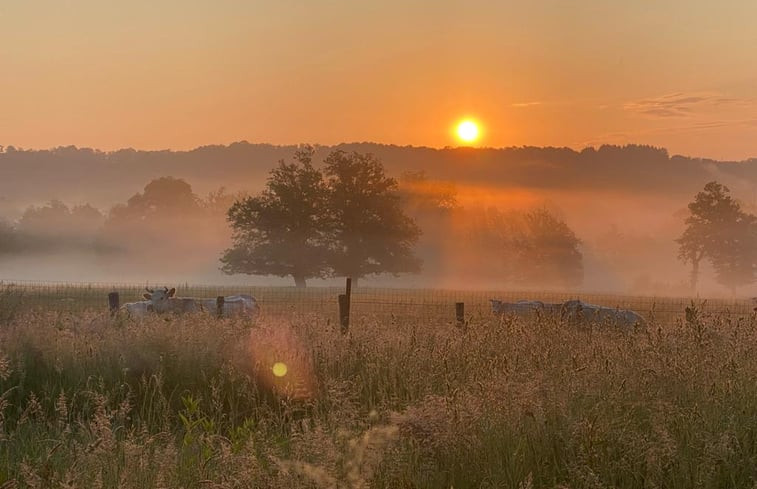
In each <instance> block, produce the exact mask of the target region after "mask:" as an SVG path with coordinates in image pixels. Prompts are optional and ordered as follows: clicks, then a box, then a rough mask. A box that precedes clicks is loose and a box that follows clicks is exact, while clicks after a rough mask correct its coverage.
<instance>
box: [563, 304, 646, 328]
mask: <svg viewBox="0 0 757 489" xmlns="http://www.w3.org/2000/svg"><path fill="white" fill-rule="evenodd" d="M561 315H562V318H563V319H566V320H568V321H569V322H571V323H580V322H587V321H590V322H596V323H609V324H612V325H615V326H620V327H622V328H632V327H634V326H640V327H645V326H646V324H647V323H646V321H645V320H644V318H643V317H641V315H639V314H637V313H635V312H634V311H631V310H628V309H620V308H617V309H616V308H612V307H607V306H598V305H596V304H587V303H586V302H582V301H580V300H570V301H566V302H565V303H563V305H562V312H561Z"/></svg>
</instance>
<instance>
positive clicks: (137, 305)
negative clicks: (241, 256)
mask: <svg viewBox="0 0 757 489" xmlns="http://www.w3.org/2000/svg"><path fill="white" fill-rule="evenodd" d="M145 290H146V291H147V292H146V293H145V294H143V297H144V300H142V301H138V302H130V303H128V304H124V305H123V306H121V308H120V309H121V311H122V312H124V313H126V314H127V315H128V316H130V317H132V318H143V317H145V316H147V315H149V314H152V313H157V314H165V313H174V314H185V313H200V312H205V313H209V314H213V315H218V316H222V317H248V318H253V319H254V318H256V317H257V316H259V315H260V306H259V305H258V303H257V301H256V300H255V298H254V297H252V296H250V295H246V294H238V295H230V296H225V297H224V298H223V300H222V301H221V302H220V303H219V301H218V299H216V298H210V299H204V298H195V297H176V289H175V288H172V289H170V290H169V289H168V287H164V288H163V289H156V290H153V289H150V288H145ZM490 302H491V308H492V312H493V313H494V314H495V315H497V316H513V317H518V318H522V319H528V318H533V317H536V316H537V315H550V316H553V317H559V318H560V320H562V321H565V322H567V323H569V324H577V323H602V324H611V325H613V326H617V327H620V328H633V327H644V326H646V321H645V320H644V318H643V317H642V316H640V315H639V314H637V313H636V312H634V311H631V310H627V309H620V308H611V307H606V306H598V305H595V304H588V303H586V302H582V301H580V300H569V301H566V302H562V303H545V302H541V301H519V302H503V301H500V300H495V299H491V300H490ZM219 309H220V310H219Z"/></svg>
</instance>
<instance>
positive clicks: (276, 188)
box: [221, 147, 329, 287]
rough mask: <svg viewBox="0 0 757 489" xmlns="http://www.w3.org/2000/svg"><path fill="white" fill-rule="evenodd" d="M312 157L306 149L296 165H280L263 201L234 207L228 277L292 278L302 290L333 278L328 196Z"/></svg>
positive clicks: (244, 201) (243, 202) (226, 268)
mask: <svg viewBox="0 0 757 489" xmlns="http://www.w3.org/2000/svg"><path fill="white" fill-rule="evenodd" d="M312 157H313V149H312V148H310V147H306V148H304V149H301V150H299V151H298V152H297V153H296V154H295V160H296V161H295V163H290V164H287V163H285V162H284V161H280V162H279V165H278V166H277V167H276V168H274V169H273V170H272V171H271V173H270V176H269V178H268V182H267V183H266V188H265V190H263V192H262V193H261V194H260V195H258V196H256V197H248V198H245V199H242V200H239V201H237V202H235V203H234V205H232V206H231V208H230V209H229V212H228V220H229V222H230V224H231V227H232V229H233V238H232V239H233V247H232V248H230V249H228V250H226V252H225V253H224V255H223V257H222V258H221V262H222V263H223V266H222V268H221V269H222V270H223V271H224V272H226V273H229V274H233V273H247V274H254V275H276V276H279V277H286V276H291V277H293V278H294V282H295V285H297V287H305V285H306V280H307V279H308V278H316V277H324V276H325V275H326V274H327V273H328V271H329V269H328V265H327V255H328V237H329V227H328V219H327V210H326V204H327V190H326V186H325V184H324V181H323V175H322V174H321V172H320V171H319V170H318V169H316V168H314V167H313V164H312Z"/></svg>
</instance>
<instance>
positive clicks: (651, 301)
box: [0, 280, 756, 321]
mask: <svg viewBox="0 0 757 489" xmlns="http://www.w3.org/2000/svg"><path fill="white" fill-rule="evenodd" d="M146 286H149V287H151V288H154V287H157V286H155V285H152V284H150V285H147V284H133V283H132V284H124V283H120V284H119V283H71V282H65V283H64V282H39V281H22V280H13V281H0V309H3V308H7V307H9V304H10V303H13V304H15V307H17V308H20V309H21V310H35V309H36V310H39V309H43V310H52V311H60V312H72V313H75V312H85V311H106V310H107V309H108V294H109V293H110V292H118V293H119V298H120V303H121V304H124V303H126V302H135V301H139V300H143V299H142V295H143V294H144V293H145V287H146ZM343 293H344V289H343V288H340V287H310V288H295V287H260V286H244V285H241V286H239V285H236V286H229V285H221V286H211V285H192V284H182V285H178V286H177V287H176V296H178V297H204V298H215V297H218V296H228V295H236V294H248V295H251V296H253V297H254V298H255V299H256V301H257V302H258V304H259V305H260V307H261V311H262V312H263V314H264V315H268V316H277V315H286V314H316V315H321V316H327V317H330V318H334V319H336V318H338V300H337V296H338V295H339V294H343ZM489 299H497V300H502V301H505V302H517V301H519V300H538V301H542V302H545V303H562V302H565V301H567V300H571V299H580V300H582V301H584V302H588V303H592V304H597V305H602V306H607V307H612V308H620V309H629V310H633V311H635V312H637V313H639V314H641V315H642V316H644V317H654V318H655V319H658V320H674V319H676V318H681V317H683V315H684V314H685V309H686V307H687V306H689V305H691V304H692V302H693V303H694V304H696V305H697V307H698V308H699V309H700V310H702V311H704V312H707V313H713V314H720V315H728V316H746V315H750V314H753V313H754V307H755V305H756V304H754V303H753V302H752V301H751V300H747V299H730V300H729V299H703V298H690V297H643V296H624V295H611V294H591V293H585V292H580V293H579V292H549V291H513V290H510V291H494V290H489V291H480V290H441V289H399V288H397V289H392V288H368V287H359V288H353V289H352V300H351V315H352V317H353V318H359V317H361V316H391V317H404V316H412V317H429V318H431V317H433V318H440V319H445V320H448V321H453V320H454V319H455V303H458V302H462V303H464V304H465V316H466V318H482V317H491V315H492V311H491V305H490V303H489Z"/></svg>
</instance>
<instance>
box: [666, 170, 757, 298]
mask: <svg viewBox="0 0 757 489" xmlns="http://www.w3.org/2000/svg"><path fill="white" fill-rule="evenodd" d="M688 208H689V213H690V214H689V216H688V217H687V218H686V220H685V223H686V229H685V230H684V232H683V234H682V235H681V237H680V238H678V239H677V240H676V242H677V243H678V246H679V248H678V257H679V259H680V260H682V261H683V262H684V263H691V265H692V271H691V287H692V289H696V285H697V282H698V279H699V267H700V263H701V261H702V260H703V259H707V260H708V261H709V262H710V263H711V264H712V265H713V267H714V268H715V273H716V278H717V280H718V282H719V283H720V284H721V285H724V286H726V287H728V288H730V289H731V290H735V289H736V287H739V286H743V285H748V284H751V283H753V282H754V281H755V278H756V277H755V272H756V271H757V218H756V217H755V216H753V215H752V214H748V213H746V212H744V211H743V210H742V209H741V206H740V205H739V203H738V202H737V201H736V200H735V199H733V197H731V195H730V190H729V189H728V187H726V186H724V185H721V184H720V183H717V182H714V181H713V182H709V183H708V184H707V185H705V187H704V190H703V191H701V192H699V193H698V194H697V195H696V196H695V197H694V200H693V201H692V202H691V203H690V204H689V205H688Z"/></svg>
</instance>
